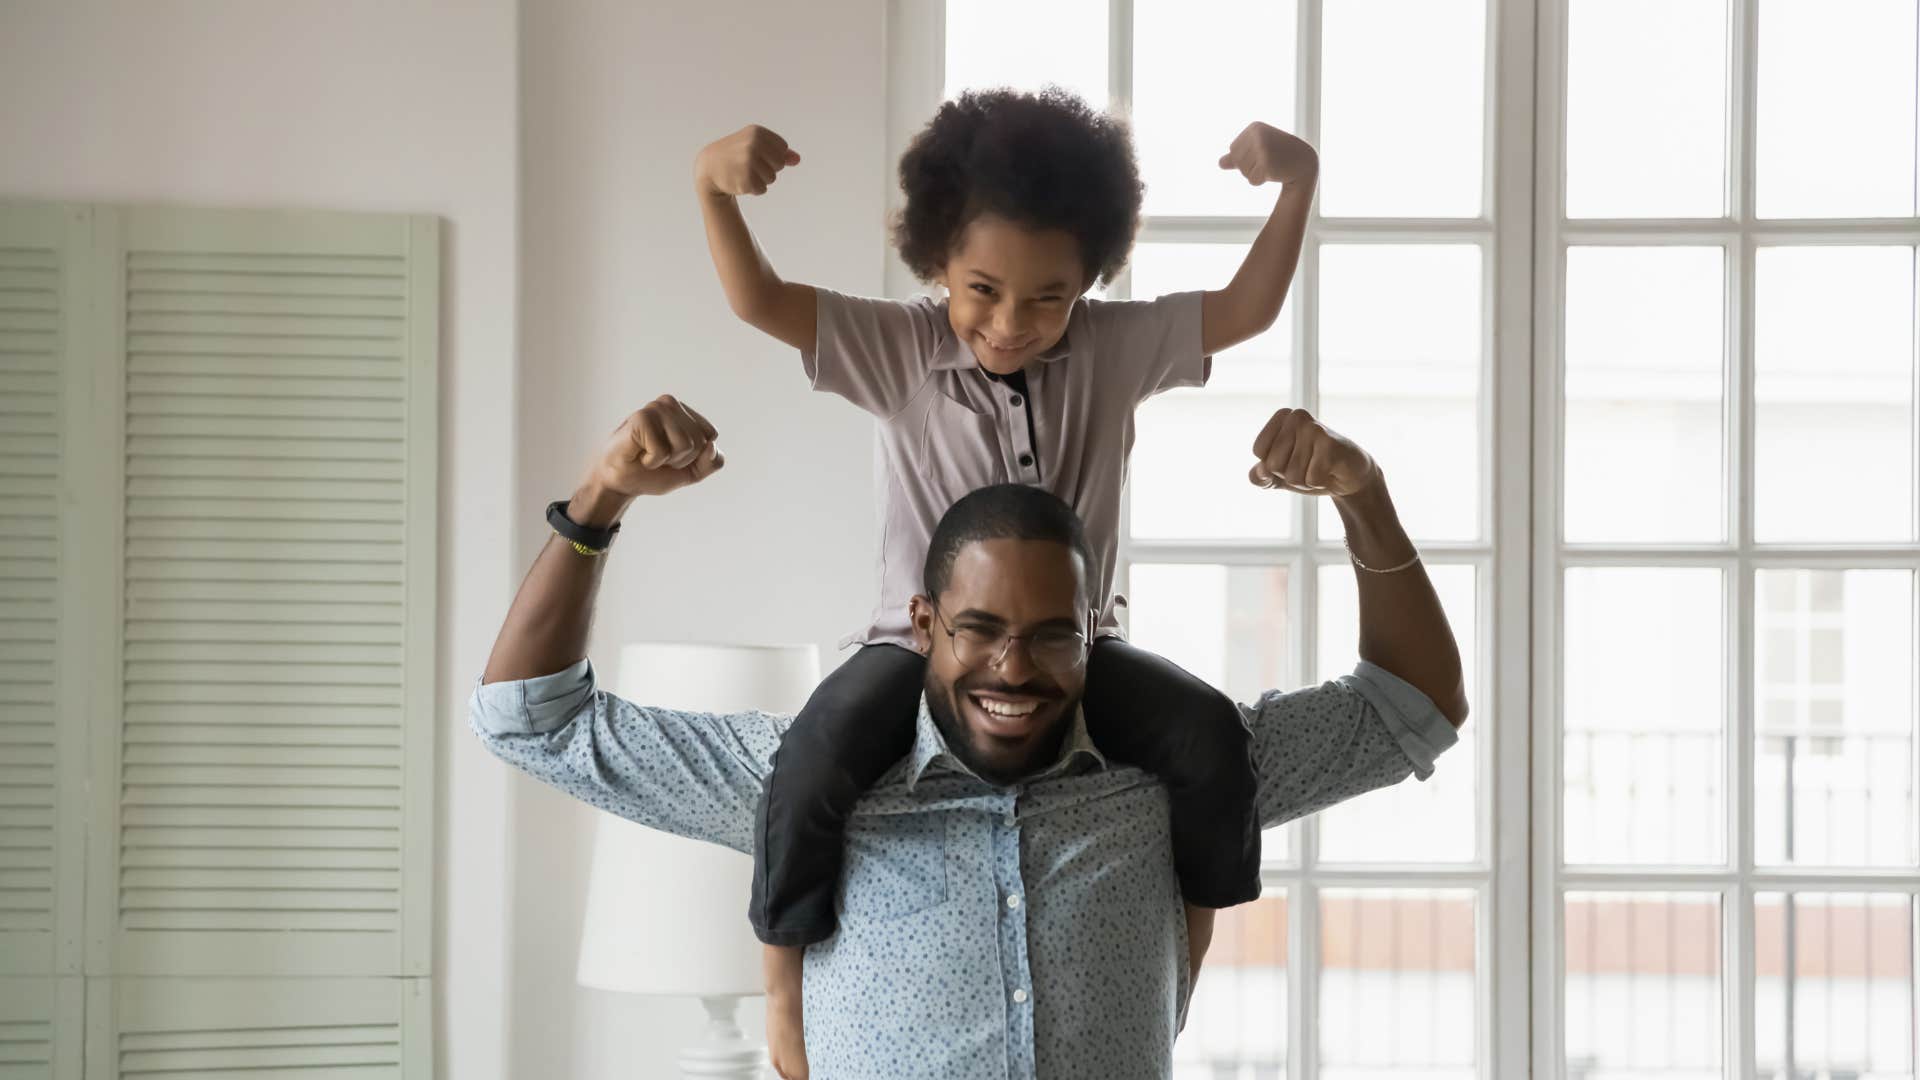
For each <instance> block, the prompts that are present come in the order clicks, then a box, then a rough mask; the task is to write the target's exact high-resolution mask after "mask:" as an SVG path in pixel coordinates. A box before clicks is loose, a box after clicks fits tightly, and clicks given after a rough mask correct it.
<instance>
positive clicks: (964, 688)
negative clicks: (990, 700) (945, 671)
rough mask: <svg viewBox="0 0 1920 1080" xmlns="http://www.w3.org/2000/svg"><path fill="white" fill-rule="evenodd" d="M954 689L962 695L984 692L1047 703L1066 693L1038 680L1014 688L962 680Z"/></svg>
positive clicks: (1007, 685) (1005, 685)
mask: <svg viewBox="0 0 1920 1080" xmlns="http://www.w3.org/2000/svg"><path fill="white" fill-rule="evenodd" d="M954 689H955V690H958V691H960V692H961V693H963V694H971V693H974V692H975V691H985V692H987V693H990V694H1009V695H1019V696H1024V697H1037V698H1044V699H1046V700H1048V701H1058V700H1060V699H1061V698H1063V697H1066V693H1065V692H1064V691H1062V690H1061V689H1060V688H1059V687H1058V686H1056V685H1054V684H1052V683H1047V682H1040V681H1038V680H1029V681H1027V682H1024V683H1021V684H1020V685H1018V686H1015V685H1014V684H1012V683H1008V682H998V681H994V682H989V681H987V680H980V681H978V682H972V681H967V680H962V681H961V682H959V683H957V684H955V685H954Z"/></svg>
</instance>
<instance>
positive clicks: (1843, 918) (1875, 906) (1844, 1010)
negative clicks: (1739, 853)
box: [1753, 893, 1914, 1080]
mask: <svg viewBox="0 0 1920 1080" xmlns="http://www.w3.org/2000/svg"><path fill="white" fill-rule="evenodd" d="M1753 917H1754V953H1755V955H1754V961H1755V967H1756V968H1757V974H1758V976H1759V977H1758V979H1757V981H1756V982H1755V985H1754V1009H1755V1016H1756V1018H1757V1019H1758V1021H1759V1022H1758V1023H1756V1024H1755V1025H1754V1036H1755V1039H1754V1041H1755V1043H1756V1045H1755V1048H1754V1049H1755V1054H1754V1064H1755V1065H1756V1067H1757V1070H1756V1071H1757V1073H1758V1075H1759V1076H1761V1077H1762V1078H1764V1080H1799V1078H1802V1077H1809V1076H1813V1077H1871V1078H1872V1080H1896V1078H1901V1077H1905V1078H1907V1080H1911V1078H1912V1077H1913V1024H1914V994H1913V990H1914V987H1913V899H1912V898H1911V897H1908V896H1902V895H1900V894H1898V893H1884V894H1880V893H1851V894H1846V893H1841V894H1827V893H1759V894H1757V895H1756V896H1755V897H1754V898H1753ZM1788 1034H1791V1035H1792V1036H1793V1037H1792V1039H1791V1040H1789V1039H1788V1038H1787V1036H1788Z"/></svg>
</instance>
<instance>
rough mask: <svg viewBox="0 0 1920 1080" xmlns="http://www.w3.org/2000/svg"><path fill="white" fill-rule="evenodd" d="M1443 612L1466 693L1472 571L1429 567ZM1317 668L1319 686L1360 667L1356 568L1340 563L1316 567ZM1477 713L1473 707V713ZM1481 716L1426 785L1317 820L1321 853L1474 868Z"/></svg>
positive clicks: (1332, 857)
mask: <svg viewBox="0 0 1920 1080" xmlns="http://www.w3.org/2000/svg"><path fill="white" fill-rule="evenodd" d="M1427 575H1428V576H1429V577H1430V578H1431V579H1432V580H1433V588H1434V591H1435V592H1437V593H1439V594H1440V606H1441V607H1442V608H1443V609H1444V610H1445V611H1446V613H1447V621H1448V622H1449V623H1451V624H1452V625H1453V636H1454V640H1455V641H1457V642H1458V643H1459V645H1460V665H1461V668H1462V669H1463V670H1464V671H1465V672H1466V673H1467V693H1468V696H1469V698H1470V699H1471V701H1472V702H1475V703H1477V701H1478V700H1479V698H1478V697H1477V696H1476V694H1475V690H1476V688H1475V687H1474V685H1473V680H1474V674H1475V672H1477V671H1478V670H1479V660H1478V656H1479V642H1478V639H1479V635H1478V629H1479V627H1478V624H1477V622H1476V620H1475V610H1474V609H1475V606H1476V605H1475V599H1476V591H1475V588H1474V578H1475V575H1474V568H1473V567H1471V566H1462V565H1460V564H1457V563H1453V564H1432V563H1429V564H1428V565H1427ZM1319 617H1320V637H1319V650H1318V653H1319V664H1320V678H1321V679H1322V680H1325V679H1332V678H1336V677H1338V676H1341V675H1347V674H1351V673H1352V671H1353V667H1354V665H1355V664H1356V663H1358V662H1359V660H1360V656H1359V643H1360V610H1359V596H1358V594H1357V592H1356V591H1355V589H1354V570H1353V569H1352V568H1351V567H1349V566H1345V565H1332V566H1323V567H1321V568H1320V597H1319ZM1475 711H1476V713H1477V712H1478V709H1477V708H1476V709H1475ZM1485 731H1486V718H1485V717H1484V716H1479V715H1476V716H1475V717H1474V718H1473V720H1472V722H1470V723H1468V724H1467V726H1466V727H1464V728H1461V729H1460V743H1459V745H1458V746H1455V747H1454V748H1453V749H1451V750H1449V751H1447V753H1446V756H1445V757H1444V758H1442V759H1441V761H1440V764H1439V766H1438V767H1436V768H1435V769H1434V771H1433V776H1432V778H1431V779H1429V780H1427V781H1426V782H1425V783H1420V782H1416V781H1409V782H1407V783H1402V784H1395V785H1394V786H1393V787H1390V788H1387V789H1385V790H1384V791H1374V792H1369V793H1368V794H1367V795H1366V796H1365V797H1363V798H1358V799H1354V800H1353V801H1351V802H1345V803H1341V804H1340V805H1338V806H1334V807H1329V808H1328V809H1326V810H1323V811H1321V812H1320V813H1319V814H1317V815H1315V816H1314V820H1315V821H1317V822H1319V826H1320V855H1321V858H1323V859H1325V860H1326V861H1328V862H1401V863H1442V862H1471V861H1472V860H1473V857H1474V854H1475V850H1474V849H1475V848H1476V847H1477V844H1476V843H1475V839H1476V838H1475V829H1474V798H1473V793H1474V787H1475V780H1476V773H1477V772H1478V766H1479V750H1478V746H1477V744H1478V742H1479V739H1480V736H1481V735H1483V734H1484V733H1485Z"/></svg>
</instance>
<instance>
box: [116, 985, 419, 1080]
mask: <svg viewBox="0 0 1920 1080" xmlns="http://www.w3.org/2000/svg"><path fill="white" fill-rule="evenodd" d="M431 1010H432V998H431V995H430V994H429V993H428V992H427V986H426V984H425V982H423V981H419V980H405V979H304V980H302V979H192V980H177V979H142V978H122V979H114V980H99V981H96V982H94V983H92V984H91V993H90V995H89V998H88V1001H87V1017H88V1022H89V1030H88V1039H89V1042H88V1050H87V1059H88V1062H89V1068H90V1069H92V1067H93V1063H94V1062H108V1061H110V1062H112V1071H111V1072H108V1071H107V1070H106V1069H105V1068H101V1069H100V1070H99V1073H98V1074H99V1075H102V1076H106V1075H112V1076H118V1077H124V1078H127V1080H133V1078H137V1077H159V1078H165V1080H174V1078H177V1077H181V1076H231V1077H247V1078H261V1080H265V1078H269V1077H287V1078H289V1080H292V1078H299V1080H314V1078H321V1080H399V1078H401V1077H427V1076H430V1075H431V1074H432V1069H431V1041H432V1026H431V1019H432V1018H431Z"/></svg>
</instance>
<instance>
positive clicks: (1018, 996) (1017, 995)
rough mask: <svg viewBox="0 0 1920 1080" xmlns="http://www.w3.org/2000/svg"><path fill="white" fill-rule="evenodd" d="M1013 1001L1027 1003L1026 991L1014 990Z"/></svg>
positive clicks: (1017, 1003)
mask: <svg viewBox="0 0 1920 1080" xmlns="http://www.w3.org/2000/svg"><path fill="white" fill-rule="evenodd" d="M1013 1003H1014V1004H1015V1005H1025V1004H1026V1003H1027V992H1026V991H1025V990H1015V991H1014V992H1013Z"/></svg>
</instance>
